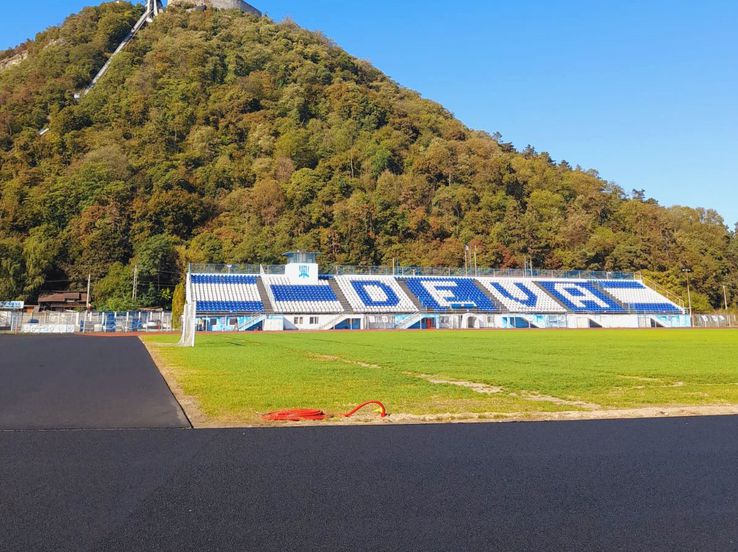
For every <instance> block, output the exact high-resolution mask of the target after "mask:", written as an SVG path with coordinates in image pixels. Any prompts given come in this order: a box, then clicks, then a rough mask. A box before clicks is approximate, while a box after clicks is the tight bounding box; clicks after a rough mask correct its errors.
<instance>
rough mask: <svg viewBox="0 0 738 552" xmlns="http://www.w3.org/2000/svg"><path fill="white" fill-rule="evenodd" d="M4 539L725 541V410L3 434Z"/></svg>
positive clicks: (484, 545)
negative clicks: (593, 418) (621, 417)
mask: <svg viewBox="0 0 738 552" xmlns="http://www.w3.org/2000/svg"><path fill="white" fill-rule="evenodd" d="M0 520H2V522H1V523H0V549H2V550H3V551H5V550H12V551H19V550H32V551H37V552H41V551H52V550H53V551H66V550H70V551H71V550H74V551H77V550H81V551H113V550H133V551H148V550H157V551H172V552H184V551H208V550H216V551H239V552H242V551H252V550H253V551H269V550H280V551H286V550H300V551H311V550H372V551H384V550H400V551H406V550H408V551H415V550H417V551H435V550H448V551H467V550H485V551H486V550H500V551H515V550H526V551H528V550H530V551H548V550H552V551H554V550H555V551H558V550H565V551H575V550H577V551H578V550H581V551H588V552H589V551H598V550H623V551H649V552H655V551H682V550H685V551H687V550H690V551H691V550H693V551H700V552H702V551H715V550H720V551H735V550H738V418H735V417H724V418H719V417H718V418H691V419H664V420H631V421H597V422H563V423H524V424H490V425H448V426H369V427H366V426H364V427H326V428H295V429H262V430H258V429H257V430H203V431H193V430H190V431H182V430H153V431H152V430H143V431H55V432H44V431H12V432H0Z"/></svg>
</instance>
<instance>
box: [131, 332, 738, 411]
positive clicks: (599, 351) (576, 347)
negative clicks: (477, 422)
mask: <svg viewBox="0 0 738 552" xmlns="http://www.w3.org/2000/svg"><path fill="white" fill-rule="evenodd" d="M144 341H145V343H146V344H147V346H148V347H149V349H150V350H151V351H152V354H153V355H154V357H155V358H156V360H157V362H158V363H159V364H160V366H162V369H163V371H164V373H165V374H166V376H167V378H168V379H169V380H170V382H171V383H172V384H173V387H174V388H175V390H176V392H177V393H178V395H180V399H182V400H183V402H184V404H185V405H188V404H189V405H190V410H196V411H197V412H196V414H195V415H194V417H195V418H198V419H197V420H196V421H197V422H198V423H200V424H201V425H234V424H235V425H237V424H255V423H259V421H260V417H259V416H260V414H261V413H264V412H268V411H272V410H276V409H282V408H291V407H310V408H320V409H323V410H325V411H327V412H330V413H341V412H345V411H346V410H348V409H349V408H350V407H351V406H353V405H355V404H357V403H359V402H362V401H364V400H368V399H379V400H381V401H383V402H384V403H385V404H386V405H387V407H388V409H389V410H390V411H391V412H392V413H393V418H394V419H395V420H399V421H402V420H406V421H413V420H418V421H434V420H443V419H495V418H513V419H528V418H545V417H556V413H561V412H572V411H573V412H581V413H582V417H588V416H589V414H588V413H592V412H598V411H605V410H607V411H610V410H623V409H640V408H644V407H656V406H657V407H669V406H686V407H697V406H704V405H723V406H724V405H738V331H733V330H656V331H651V330H609V331H608V330H599V331H571V330H569V331H567V330H551V331H426V332H353V333H352V332H333V333H278V334H265V333H255V334H227V335H213V334H210V335H199V336H198V338H197V347H196V348H195V349H185V348H179V347H175V346H174V343H175V342H176V341H177V339H176V337H174V336H147V337H145V338H144ZM186 408H187V406H186ZM190 414H191V415H192V414H193V412H190Z"/></svg>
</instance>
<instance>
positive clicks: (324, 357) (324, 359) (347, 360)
mask: <svg viewBox="0 0 738 552" xmlns="http://www.w3.org/2000/svg"><path fill="white" fill-rule="evenodd" d="M308 358H312V359H313V360H320V361H322V362H343V363H344V364H351V365H352V366H361V367H362V368H375V369H376V368H381V366H380V365H379V364H370V363H368V362H361V361H360V360H351V359H350V358H343V357H340V356H335V355H318V354H311V355H308Z"/></svg>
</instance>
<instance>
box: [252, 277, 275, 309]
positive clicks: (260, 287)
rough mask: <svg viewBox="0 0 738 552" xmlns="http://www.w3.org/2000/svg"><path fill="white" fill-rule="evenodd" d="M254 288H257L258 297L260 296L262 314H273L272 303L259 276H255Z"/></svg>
mask: <svg viewBox="0 0 738 552" xmlns="http://www.w3.org/2000/svg"><path fill="white" fill-rule="evenodd" d="M256 289H258V290H259V297H261V302H262V303H263V304H264V314H274V305H272V302H271V300H270V299H269V293H267V289H266V286H265V285H264V280H263V279H262V277H261V276H258V277H257V278H256Z"/></svg>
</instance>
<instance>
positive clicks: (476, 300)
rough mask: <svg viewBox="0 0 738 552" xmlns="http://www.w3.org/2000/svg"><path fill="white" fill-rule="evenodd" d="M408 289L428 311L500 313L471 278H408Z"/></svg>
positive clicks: (406, 279)
mask: <svg viewBox="0 0 738 552" xmlns="http://www.w3.org/2000/svg"><path fill="white" fill-rule="evenodd" d="M404 280H405V282H406V283H407V287H408V288H409V289H410V291H411V292H412V293H413V295H415V296H416V297H417V298H418V301H420V304H421V305H423V307H425V308H426V309H428V310H430V311H435V312H447V311H453V310H475V311H482V312H498V310H499V309H498V308H497V307H496V306H495V304H494V303H493V302H492V301H491V300H490V299H489V298H488V297H487V296H486V295H485V294H484V293H482V291H481V290H480V289H479V288H478V287H477V286H476V284H475V283H474V280H473V279H471V278H454V277H449V278H438V277H431V276H428V277H408V278H405V279H404Z"/></svg>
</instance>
